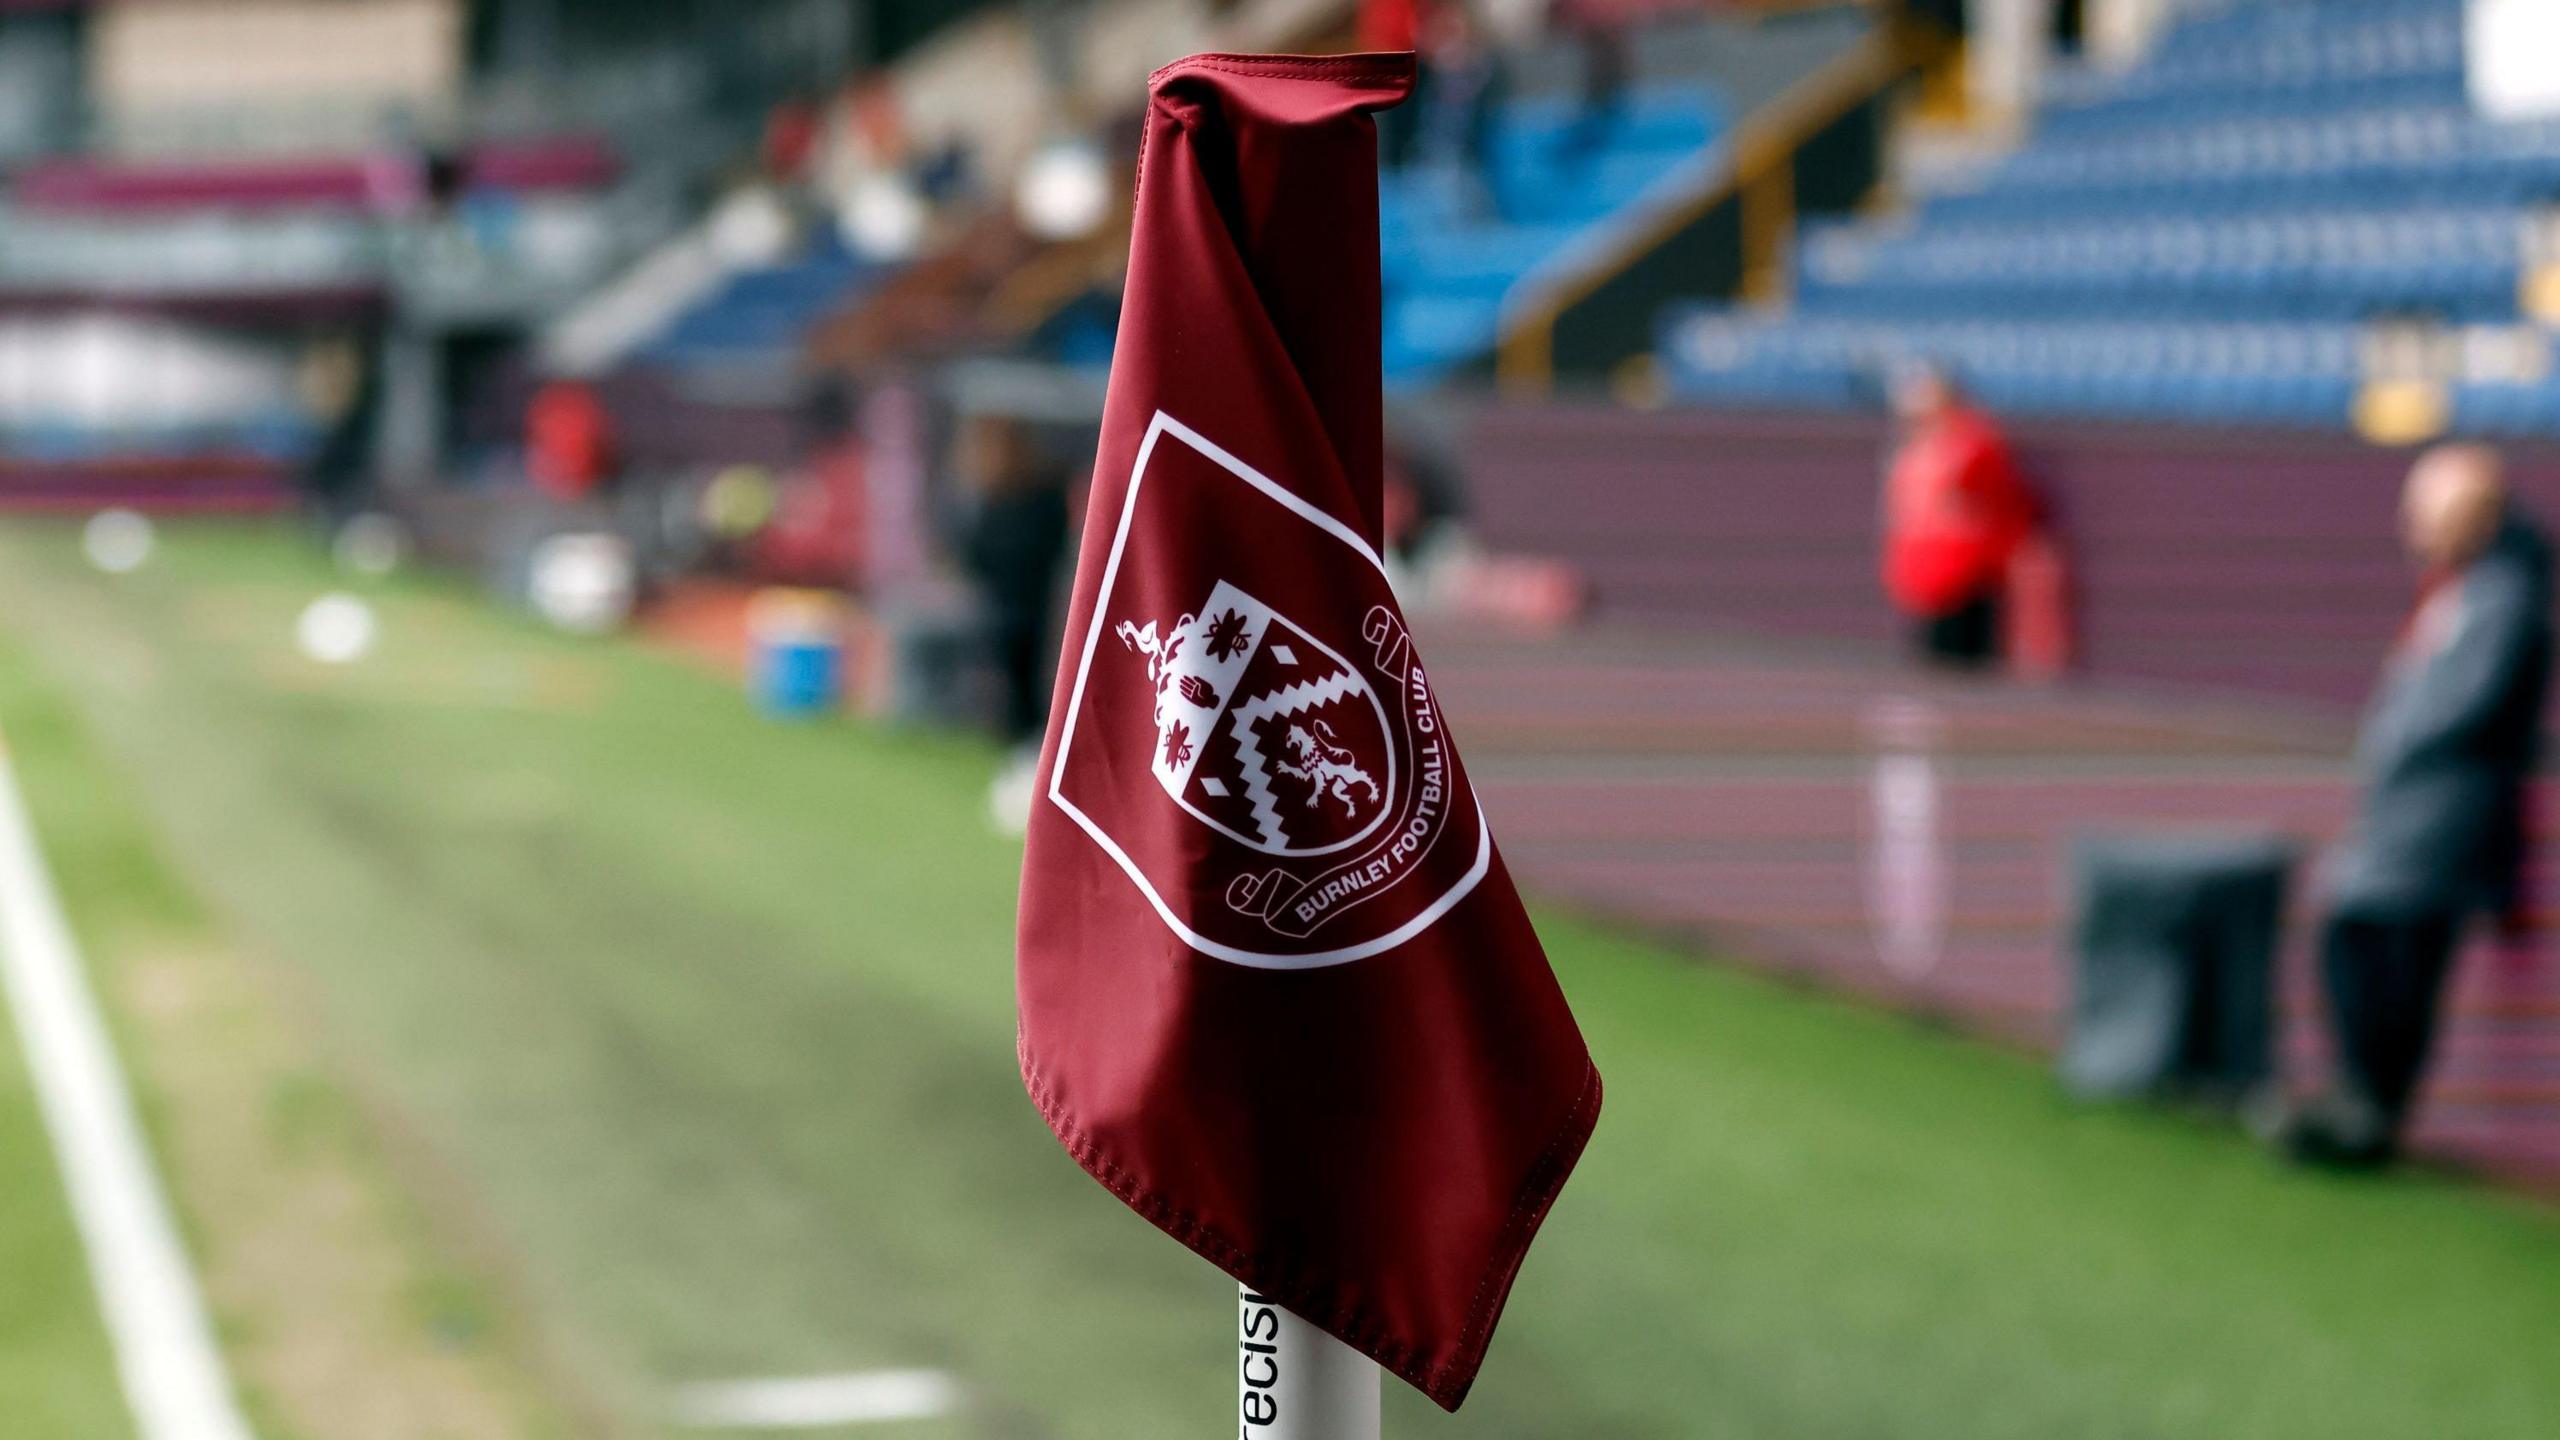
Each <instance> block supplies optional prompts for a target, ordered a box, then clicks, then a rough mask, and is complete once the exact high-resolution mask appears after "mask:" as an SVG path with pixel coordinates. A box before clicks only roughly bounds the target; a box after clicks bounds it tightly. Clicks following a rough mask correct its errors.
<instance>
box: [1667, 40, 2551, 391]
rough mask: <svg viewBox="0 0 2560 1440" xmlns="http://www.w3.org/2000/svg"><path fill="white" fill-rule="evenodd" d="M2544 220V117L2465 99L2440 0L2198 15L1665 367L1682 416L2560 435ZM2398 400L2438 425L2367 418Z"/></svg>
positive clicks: (1683, 326) (1729, 317)
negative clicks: (1894, 382) (1809, 414)
mask: <svg viewBox="0 0 2560 1440" xmlns="http://www.w3.org/2000/svg"><path fill="white" fill-rule="evenodd" d="M2555 195H2560V120H2535V121H2518V122H2505V123H2501V122H2498V121H2494V120H2491V119H2489V118H2485V117H2483V116H2482V115H2480V114H2479V113H2477V112H2476V111H2475V110H2474V109H2473V108H2472V106H2471V104H2470V102H2469V99H2468V97H2467V95H2466V93H2465V87H2464V71H2463V5H2462V0H2259V3H2245V4H2243V3H2224V4H2218V5H2207V6H2203V7H2200V8H2199V10H2198V11H2197V13H2195V14H2193V15H2192V16H2190V17H2189V18H2187V19H2186V20H2184V21H2183V22H2182V23H2180V24H2178V25H2176V26H2175V27H2174V28H2172V29H2171V30H2169V31H2168V32H2167V33H2166V34H2165V35H2164V36H2163V37H2162V39H2161V41H2160V43H2159V45H2158V46H2157V48H2156V49H2155V50H2154V51H2153V53H2152V54H2151V55H2150V56H2148V57H2147V58H2146V59H2145V60H2144V61H2143V62H2142V63H2140V64H2138V65H2136V66H2135V67H2133V68H2132V69H2130V70H2128V71H2124V72H2121V73H2115V74H2102V73H2097V72H2093V71H2090V70H2085V69H2072V70H2065V71H2064V72H2062V73H2061V74H2060V75H2059V76H2058V77H2056V80H2055V83H2054V84H2053V86H2052V87H2051V90H2050V92H2049V103H2048V104H2047V105H2046V106H2045V107H2044V108H2043V110H2042V112H2041V113H2040V115H2039V116H2038V117H2037V119H2036V122H2035V125H2034V128H2033V131H2032V134H2031V136H2030V137H2029V139H2028V140H2027V141H2026V143H2025V144H2024V145H2023V146H2022V147H2021V148H2019V149H2018V150H2017V151H2015V152H2014V153H2013V154H2011V155H2009V156H2008V157H2007V158H2006V159H2005V160H2003V161H2001V162H1999V163H1998V164H1996V165H1994V166H1992V167H1991V168H1989V170H1988V171H1987V173H1985V174H1984V175H1982V176H1981V178H1980V179H1979V181H1978V183H1976V184H1974V185H1971V186H1969V187H1967V188H1964V189H1961V190H1950V191H1946V192H1942V193H1937V194H1933V195H1930V196H1927V197H1926V198H1924V199H1923V200H1921V202H1920V203H1919V204H1918V205H1917V207H1916V208H1915V209H1913V210H1912V211H1910V212H1909V213H1907V214H1904V215H1901V216H1897V217H1894V218H1891V219H1885V220H1873V221H1860V222H1854V223H1846V224H1833V225H1828V226H1823V227H1817V228H1814V229H1812V230H1811V231H1810V232H1809V233H1807V234H1806V235H1804V237H1803V238H1802V243H1801V246H1800V251H1799V255H1798V263H1797V266H1796V274H1795V277H1794V280H1795V294H1794V297H1793V303H1792V305H1790V306H1788V307H1786V308H1784V309H1782V310H1754V309H1749V308H1734V307H1729V306H1706V307H1698V306H1692V307H1687V308H1684V309H1679V310H1675V311H1673V312H1672V313H1670V314H1669V315H1668V316H1667V317H1666V318H1665V319H1664V321H1663V322H1662V325H1661V330H1660V335H1659V345H1660V357H1661V359H1662V361H1663V363H1664V367H1665V370H1666V372H1667V376H1668V379H1669V384H1670V389H1671V392H1672V393H1673V394H1674V395H1675V396H1677V397H1678V398H1681V399H1685V400H1691V401H1697V402H1704V403H1716V404H1729V405H1780V406H1805V407H1818V408H1819V407H1850V406H1858V405H1870V404H1873V403H1874V402H1875V400H1876V398H1877V391H1878V381H1879V378H1880V375H1881V372H1882V371H1883V370H1885V369H1886V368H1888V367H1890V365H1892V364H1893V363H1894V362H1895V361H1896V360H1897V359H1900V358H1905V357H1927V358H1932V359H1937V360H1942V361H1945V362H1949V363H1952V364H1954V365H1955V366H1957V367H1958V368H1960V369H1961V370H1962V371H1963V372H1964V373H1965V375H1966V377H1967V379H1968V381H1969V382H1970V383H1971V385H1972V387H1973V388H1974V389H1975V390H1977V391H1978V392H1979V393H1980V394H1981V396H1982V397H1983V398H1984V399H1985V400H1986V401H1987V402H1988V403H1989V404H1990V405H1991V406H1993V407H1994V408H1996V409H1998V410H2001V411H2004V412H2008V413H2014V414H2032V415H2058V416H2079V417H2107V418H2119V419H2139V420H2172V421H2181V422H2198V423H2221V424H2243V425H2258V426H2297V427H2318V428H2332V429H2334V428H2342V427H2345V426H2347V425H2349V424H2350V423H2351V422H2358V421H2360V422H2361V423H2363V424H2365V425H2366V427H2367V428H2368V430H2369V432H2370V431H2380V432H2396V433H2388V434H2378V435H2377V438H2393V439H2419V438H2424V437H2425V435H2426V434H2428V433H2432V432H2434V431H2437V430H2441V429H2445V428H2456V429H2461V430H2464V431H2468V432H2473V433H2480V434H2486V435H2493V436H2498V435H2560V370H2555V367H2554V366H2553V365H2552V364H2551V355H2550V350H2551V345H2550V338H2549V335H2548V333H2547V332H2544V331H2541V330H2538V329H2536V328H2535V327H2534V326H2533V325H2532V324H2530V323H2529V322H2528V321H2527V318H2526V316H2525V314H2524V312H2523V309H2522V303H2521V301H2520V294H2521V293H2522V290H2523V287H2524V286H2525V283H2526V281H2527V279H2528V270H2529V264H2528V259H2529V240H2528V236H2529V234H2530V233H2531V228H2532V225H2533V223H2534V218H2535V216H2536V214H2537V212H2538V211H2539V210H2540V209H2541V207H2547V206H2549V205H2550V204H2551V202H2552V200H2553V197H2554V196H2555ZM2395 335H2397V336H2401V337H2403V338H2406V339H2408V340H2409V341H2410V342H2411V343H2410V344H2408V345H2406V346H2403V347H2401V348H2403V349H2407V350H2411V351H2413V352H2414V353H2416V354H2417V355H2418V356H2419V359H2418V361H2417V362H2416V363H2415V364H2414V365H2411V366H2409V367H2407V369H2406V372H2405V373H2404V370H2403V368H2402V367H2401V366H2400V365H2399V364H2398V363H2397V362H2394V361H2392V360H2390V359H2389V356H2390V355H2391V354H2394V353H2397V352H2395V351H2393V350H2392V347H2391V339H2392V337H2393V336H2395ZM2403 380H2414V381H2417V382H2421V383H2424V384H2426V385H2429V386H2432V387H2433V389H2434V392H2435V393H2434V394H2433V400H2434V403H2433V404H2431V405H2422V406H2420V407H2419V411H2420V414H2418V415H2417V416H2416V417H2414V418H2412V417H2409V416H2405V415H2404V416H2401V417H2399V418H2398V419H2394V418H2392V417H2391V416H2390V415H2387V414H2376V413H2375V412H2374V411H2373V410H2372V409H2371V408H2370V407H2372V406H2373V405H2374V403H2375V401H2376V398H2377V394H2378V393H2379V392H2378V391H2377V389H2376V382H2384V381H2393V382H2397V381H2403Z"/></svg>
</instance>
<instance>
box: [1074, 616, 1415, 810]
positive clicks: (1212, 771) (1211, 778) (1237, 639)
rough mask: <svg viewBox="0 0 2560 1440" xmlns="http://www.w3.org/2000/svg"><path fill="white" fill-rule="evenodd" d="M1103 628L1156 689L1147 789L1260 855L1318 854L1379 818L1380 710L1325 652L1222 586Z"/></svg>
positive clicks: (1364, 683)
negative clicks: (1169, 617) (1159, 612)
mask: <svg viewBox="0 0 2560 1440" xmlns="http://www.w3.org/2000/svg"><path fill="white" fill-rule="evenodd" d="M1112 634H1113V635H1115V636H1116V637H1118V639H1119V641H1120V643H1121V645H1122V647H1123V648H1124V649H1125V650H1126V651H1127V652H1128V654H1129V655H1130V656H1131V657H1133V659H1132V660H1131V661H1130V662H1129V663H1133V664H1134V663H1140V662H1143V665H1144V668H1145V673H1146V678H1147V681H1148V683H1149V684H1151V685H1152V686H1154V687H1155V705H1154V710H1153V713H1152V716H1151V718H1152V720H1153V721H1154V732H1153V743H1152V746H1151V748H1150V750H1149V762H1148V763H1149V766H1150V768H1151V769H1153V770H1154V772H1155V777H1156V783H1158V784H1159V785H1162V786H1163V787H1164V792H1165V793H1166V794H1167V795H1170V796H1172V797H1173V798H1174V800H1175V801H1176V802H1177V803H1179V804H1180V805H1181V806H1182V808H1183V809H1185V810H1187V811H1189V812H1190V813H1191V814H1192V815H1193V816H1195V817H1197V818H1198V819H1199V820H1200V821H1201V822H1202V823H1204V824H1206V825H1209V826H1210V827H1212V828H1214V829H1216V830H1217V831H1218V832H1219V833H1220V834H1222V835H1225V836H1226V837H1228V838H1229V839H1231V840H1234V841H1237V842H1238V843H1240V844H1244V845H1250V846H1252V847H1253V848H1254V849H1256V850H1261V851H1264V852H1266V853H1269V854H1273V855H1323V854H1329V853H1331V852H1333V851H1336V850H1340V849H1342V848H1344V847H1345V846H1349V845H1356V844H1358V843H1359V842H1360V841H1361V840H1363V839H1365V838H1366V837H1368V836H1369V835H1370V834H1372V833H1374V832H1375V831H1376V830H1377V828H1378V826H1379V825H1380V824H1381V823H1382V822H1383V821H1384V820H1385V818H1386V813H1387V807H1386V796H1387V792H1388V788H1389V787H1390V786H1392V785H1393V784H1394V783H1395V778H1396V776H1395V764H1396V758H1397V757H1396V754H1395V747H1393V746H1392V745H1390V744H1388V743H1387V733H1386V731H1387V720H1386V715H1385V713H1384V711H1383V710H1382V708H1381V707H1380V705H1379V703H1378V697H1377V695H1376V693H1375V692H1374V691H1373V690H1372V689H1371V687H1370V684H1369V681H1368V679H1367V677H1366V676H1364V675H1363V674H1362V673H1361V671H1360V669H1359V667H1357V666H1355V665H1354V664H1352V663H1351V662H1350V661H1349V660H1347V659H1345V658H1343V657H1342V655H1340V654H1339V653H1338V652H1336V651H1335V650H1334V649H1333V648H1332V647H1331V646H1328V645H1326V644H1325V643H1324V642H1323V641H1320V640H1318V639H1316V638H1315V637H1314V636H1312V635H1310V634H1308V633H1307V632H1306V630H1305V629H1304V628H1302V627H1300V626H1298V625H1296V624H1294V623H1292V622H1291V621H1290V620H1288V619H1287V618H1286V617H1284V616H1282V615H1281V614H1280V613H1279V612H1278V611H1276V610H1273V609H1272V608H1271V607H1270V606H1268V605H1265V604H1263V603H1262V602H1261V601H1259V600H1256V599H1255V598H1254V597H1252V596H1251V595H1248V594H1246V593H1245V592H1244V591H1243V590H1242V589H1240V588H1238V587H1237V586H1235V585H1234V584H1232V583H1230V582H1228V581H1225V580H1221V581H1219V582H1218V584H1217V585H1216V587H1215V588H1214V589H1212V590H1211V591H1210V592H1209V596H1208V598H1207V599H1206V600H1205V601H1204V602H1203V603H1202V604H1201V605H1200V607H1199V609H1198V610H1196V611H1191V612H1187V613H1185V614H1183V615H1182V616H1181V617H1179V618H1178V619H1175V620H1173V621H1170V622H1159V621H1153V620H1150V621H1148V622H1147V623H1145V624H1143V625H1141V624H1138V623H1137V622H1135V621H1133V620H1125V619H1124V620H1122V621H1120V622H1119V623H1118V624H1117V625H1115V626H1113V627H1112ZM1382 777H1383V779H1382Z"/></svg>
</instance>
